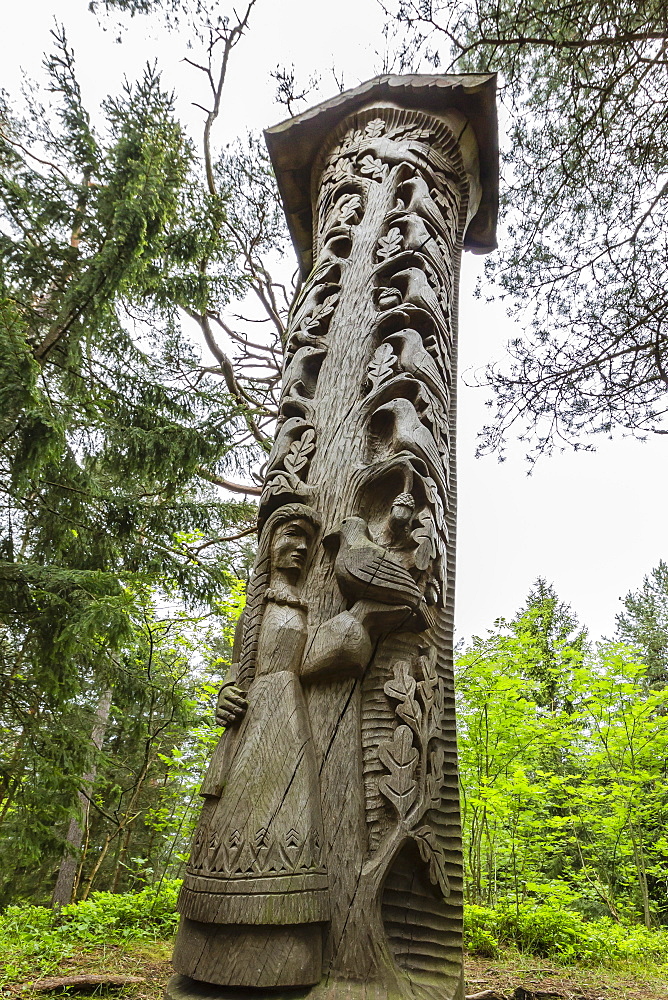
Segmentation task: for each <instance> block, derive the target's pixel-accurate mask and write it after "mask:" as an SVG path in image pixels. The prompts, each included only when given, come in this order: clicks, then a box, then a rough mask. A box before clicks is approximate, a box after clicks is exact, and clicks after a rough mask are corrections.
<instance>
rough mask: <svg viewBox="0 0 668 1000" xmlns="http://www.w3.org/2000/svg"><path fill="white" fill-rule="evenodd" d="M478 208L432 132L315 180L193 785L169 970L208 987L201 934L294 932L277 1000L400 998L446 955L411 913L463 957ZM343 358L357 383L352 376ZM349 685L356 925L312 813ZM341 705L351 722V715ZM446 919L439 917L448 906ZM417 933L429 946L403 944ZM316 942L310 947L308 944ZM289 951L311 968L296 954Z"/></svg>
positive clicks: (335, 142)
mask: <svg viewBox="0 0 668 1000" xmlns="http://www.w3.org/2000/svg"><path fill="white" fill-rule="evenodd" d="M466 199H467V182H466V176H465V173H464V170H463V167H462V163H461V156H460V155H459V152H458V147H457V142H456V139H455V136H454V134H453V131H452V129H451V128H450V127H449V126H448V124H447V122H445V121H443V120H441V119H438V118H434V117H431V116H429V115H426V114H424V113H421V112H416V111H401V110H399V109H396V108H393V107H390V106H388V107H383V106H378V107H375V108H373V109H371V110H368V111H363V112H359V113H358V114H357V115H355V116H354V118H353V119H352V120H349V121H348V122H346V123H345V124H344V125H342V126H341V127H340V128H339V130H338V132H337V134H336V135H335V136H334V137H333V139H332V140H330V143H329V147H328V148H326V149H325V151H324V152H323V154H322V155H321V158H320V161H319V162H318V163H317V164H316V168H315V171H314V205H315V219H316V222H315V234H314V246H315V266H314V268H313V271H312V272H311V274H310V276H309V278H308V279H307V281H306V282H305V284H304V286H303V288H302V289H301V292H300V293H299V294H298V296H297V298H296V301H295V303H294V306H293V309H292V312H291V317H290V322H289V330H288V341H287V348H286V358H285V368H284V374H283V392H282V397H281V403H280V420H279V426H278V428H277V435H276V440H275V444H274V448H273V450H272V452H271V455H270V458H269V462H268V466H267V473H266V484H265V489H264V492H263V494H262V498H261V504H260V524H261V537H260V545H259V551H258V556H257V560H256V565H255V570H254V575H253V578H252V581H251V584H250V586H249V595H248V605H247V609H246V612H245V614H244V618H243V621H242V623H241V627H240V643H239V648H238V649H237V656H236V659H237V661H238V662H237V663H236V666H235V672H236V676H235V678H234V679H233V681H232V682H230V683H229V684H228V685H227V686H226V687H224V688H223V690H222V691H221V696H220V703H219V716H220V718H221V720H222V721H226V722H228V729H227V731H226V732H225V734H224V735H223V737H222V739H221V741H220V744H219V747H218V750H217V751H216V754H215V756H214V759H213V761H212V763H211V767H210V769H209V773H208V775H207V778H206V779H205V782H204V785H203V789H202V791H203V794H204V795H205V796H206V801H205V805H204V809H203V813H202V817H201V819H200V822H199V824H198V828H197V831H196V834H195V839H194V842H193V849H192V855H191V859H190V863H189V866H188V871H187V875H186V879H185V883H184V890H183V893H182V897H181V903H180V909H181V913H182V915H183V917H184V918H186V919H185V920H184V922H183V924H182V931H181V932H180V939H181V941H182V942H185V943H182V944H181V945H177V963H176V965H177V969H180V971H183V972H186V974H188V975H190V976H193V977H194V978H198V976H199V978H206V976H205V975H203V974H202V970H201V968H199V967H198V964H197V961H195V960H191V959H190V958H189V957H188V956H189V954H190V952H189V950H188V947H189V946H188V942H187V939H188V935H189V934H191V935H192V934H194V933H195V931H194V930H193V929H192V927H193V926H194V923H193V924H192V926H190V928H189V923H188V922H189V921H190V922H196V923H197V926H198V930H197V933H198V934H200V935H202V934H203V935H204V937H206V934H207V933H209V932H205V931H201V930H200V929H199V928H200V927H201V926H205V925H227V924H230V925H231V924H234V923H235V922H238V923H240V924H244V925H252V926H253V928H254V930H253V935H254V936H253V947H254V948H255V949H257V948H258V947H260V948H262V947H264V945H263V944H262V942H263V941H268V942H270V945H268V947H269V946H271V947H272V948H273V949H275V948H276V947H277V945H276V938H275V933H276V928H278V927H280V928H284V929H285V928H288V929H289V928H290V927H292V928H293V931H294V933H293V939H294V940H292V941H291V942H288V944H289V945H290V947H288V945H287V944H285V940H284V938H281V940H282V941H283V945H281V947H283V948H284V951H285V960H284V962H283V965H282V971H281V974H280V977H279V981H278V982H277V983H276V985H282V984H286V985H299V984H302V983H307V982H311V983H317V982H318V981H319V980H320V977H321V975H323V974H324V971H326V970H327V968H328V965H327V963H329V970H330V971H333V972H334V973H335V974H341V973H342V970H343V971H344V972H347V973H348V974H350V975H353V974H355V973H357V974H358V975H361V976H362V977H364V976H367V977H369V978H374V977H375V978H379V979H382V978H387V976H388V975H389V973H388V971H387V969H388V967H392V968H393V969H394V973H393V975H395V976H396V977H398V979H397V981H398V982H399V983H401V981H402V977H404V978H405V979H406V981H407V982H408V980H409V979H410V976H411V975H412V973H410V971H409V967H410V968H413V969H415V968H418V969H419V968H420V961H421V960H422V959H421V958H420V955H418V951H419V949H420V947H422V945H420V942H422V943H423V946H424V947H423V951H424V953H425V955H427V954H432V958H433V951H434V948H436V950H438V948H437V945H436V944H433V939H434V934H435V933H436V932H435V931H434V929H433V927H432V925H431V924H429V920H428V919H426V918H424V919H423V918H422V917H421V916H419V915H417V916H416V913H417V910H418V909H419V907H420V906H422V909H423V910H425V912H427V911H428V912H429V913H432V912H433V914H434V921H438V920H440V921H441V924H439V926H441V927H442V926H443V921H444V920H445V922H446V923H447V921H448V920H450V919H451V918H452V927H453V928H454V930H453V931H452V934H453V935H454V940H455V945H456V943H457V942H456V938H457V919H458V918H457V912H455V911H456V910H457V907H458V906H460V905H461V898H460V896H461V885H460V882H458V879H459V870H458V853H457V852H458V850H459V845H458V836H459V834H458V812H457V810H458V806H457V799H456V795H457V792H456V764H455V763H454V756H453V754H454V716H453V704H452V690H451V674H450V673H449V666H448V662H447V650H446V651H445V653H444V649H445V646H446V645H447V641H448V640H447V629H448V625H447V620H448V615H449V614H450V613H451V602H452V580H451V579H449V574H448V556H449V544H450V538H449V525H450V523H451V515H452V506H453V503H452V483H451V475H452V468H453V460H452V450H451V448H452V442H451V440H450V428H451V426H452V411H453V401H452V391H453V369H454V353H453V352H454V335H455V330H454V326H455V317H454V308H455V295H456V275H457V273H458V272H457V269H458V260H459V248H460V245H461V238H462V234H463V228H464V218H465V213H466ZM367 276H368V279H369V280H368V281H367V280H366V279H367ZM356 283H357V284H356ZM360 283H362V285H363V288H362V291H360V292H358V291H357V287H358V285H359V284H360ZM362 299H363V300H364V301H362ZM353 339H354V343H353ZM347 345H349V347H348V346H347ZM353 355H354V358H355V359H357V358H361V359H363V362H362V364H361V365H358V367H357V368H356V369H355V370H354V371H352V372H351V371H348V370H345V365H346V364H347V361H346V359H348V358H350V359H351V361H350V363H351V364H357V361H356V360H353ZM342 359H343V360H342ZM351 380H352V381H353V382H354V384H353V386H352V390H351V386H350V383H351ZM344 389H345V392H344ZM344 397H345V398H344ZM348 400H350V401H351V402H348ZM337 405H341V406H343V405H345V407H346V412H345V413H340V412H337V411H336V407H337ZM328 461H329V462H330V465H329V466H328ZM331 462H335V463H338V464H333V465H332V464H331ZM328 469H329V472H328V471H327V470H328ZM323 590H328V592H329V596H328V597H327V599H326V600H325V599H324V598H323V597H322V591H323ZM314 594H317V600H316V599H315V598H314V597H313V595H314ZM323 609H326V611H325V610H323ZM341 678H343V679H344V680H345V679H346V678H349V679H351V682H353V681H354V679H355V678H357V680H356V681H354V685H357V686H356V687H355V686H354V687H351V688H350V691H351V692H353V691H356V692H357V697H358V701H359V709H358V711H359V719H358V723H357V728H356V729H355V727H353V729H354V731H355V732H357V734H358V735H357V737H356V738H357V740H358V743H359V746H358V747H357V748H349V756H351V759H352V757H354V755H355V754H357V757H358V758H359V761H360V768H361V773H362V774H363V780H364V795H363V799H362V801H363V812H364V815H363V816H361V817H360V822H361V823H362V824H363V825H364V828H365V830H366V835H365V838H363V840H364V841H365V842H366V844H367V847H366V850H365V852H364V856H363V857H361V858H359V859H352V860H351V864H352V865H353V866H354V865H355V864H358V863H359V871H358V874H357V876H356V879H355V888H354V889H353V890H352V891H351V892H350V893H349V895H348V897H347V899H346V901H345V907H346V908H347V915H346V917H345V920H344V919H343V918H340V917H337V916H336V913H337V907H338V910H340V909H341V901H340V900H337V892H338V893H341V892H343V890H342V889H340V888H337V886H339V884H343V882H344V881H345V879H341V878H340V877H339V873H338V872H337V871H335V870H332V865H333V864H337V863H339V862H337V861H336V857H338V855H335V854H333V853H332V851H331V850H329V853H328V850H327V849H326V847H325V846H323V845H327V844H328V843H330V841H331V837H330V836H329V835H328V824H330V823H332V822H333V821H334V817H333V816H331V815H329V814H328V812H327V810H326V808H325V806H324V805H323V806H322V808H321V801H322V802H323V803H324V802H325V799H326V798H327V796H325V798H322V789H321V784H320V782H321V781H322V780H324V779H323V773H324V772H323V760H322V756H321V755H320V757H319V753H320V754H321V752H320V751H318V749H317V748H316V744H317V743H318V740H317V738H316V739H315V740H314V736H315V737H317V735H318V734H317V733H314V732H313V725H314V723H313V717H312V713H310V709H309V706H310V705H311V704H312V703H313V700H312V699H310V700H309V698H308V697H307V694H308V690H310V689H311V688H312V687H317V686H318V685H320V686H326V685H328V684H330V683H335V682H337V680H338V679H341ZM346 690H348V689H346ZM351 698H352V694H351V695H350V696H349V697H348V700H347V701H346V702H345V705H344V710H345V711H353V710H354V708H353V707H349V705H350V706H353V701H352V700H351ZM337 711H338V709H337ZM333 731H335V730H333ZM353 818H354V817H353ZM411 845H412V846H411ZM413 848H414V849H415V850H416V851H417V855H416V856H417V857H419V864H421V865H422V866H423V875H424V878H423V883H420V885H421V886H422V888H420V890H419V891H420V892H422V893H423V894H425V898H429V899H430V900H432V902H430V903H429V904H428V905H426V906H423V905H422V904H420V903H416V904H415V905H414V907H413V909H414V910H415V913H411V914H408V917H406V916H405V918H401V919H402V920H404V923H405V924H406V927H407V928H408V929H407V931H406V933H407V934H410V936H411V942H412V943H411V942H409V943H405V942H404V943H402V939H401V933H402V932H401V930H400V929H399V930H396V927H399V925H400V924H401V920H400V919H399V918H398V917H397V916H396V914H395V915H394V916H393V913H394V911H395V910H396V909H397V906H396V905H395V903H394V902H393V901H392V900H393V898H394V897H392V893H393V892H395V893H399V895H401V894H400V892H399V889H397V888H396V887H397V886H400V885H401V884H402V883H401V880H402V878H403V877H404V876H403V874H402V871H403V869H402V864H403V861H402V858H404V855H405V856H406V857H408V855H406V851H410V850H412V849H413ZM453 880H454V881H453ZM413 882H415V879H413ZM383 886H384V888H383ZM417 891H418V890H417V889H415V887H413V888H411V890H410V892H413V893H415V892H417ZM410 892H408V893H404V894H403V896H402V897H401V898H402V899H408V898H409V897H410ZM381 895H382V899H381ZM397 898H399V897H398V896H397ZM448 900H449V901H450V902H449V903H448V905H449V906H450V909H449V910H448V909H447V908H446V910H441V909H438V907H442V906H443V905H444V903H443V901H448ZM381 904H382V905H381ZM397 905H398V904H397ZM406 905H409V908H410V906H411V905H413V904H406ZM393 907H394V909H393ZM453 908H454V909H453ZM372 911H373V912H372ZM453 913H454V917H453ZM374 914H375V916H374ZM409 918H410V919H409ZM413 918H415V920H416V921H417V923H418V924H420V921H421V920H422V923H421V924H420V927H421V928H422V929H420V928H418V930H415V927H412V926H409V925H410V920H412V919H413ZM337 921H338V924H337ZM365 921H366V922H367V924H368V927H367V928H366V929H365V930H364V932H362V931H361V930H360V928H361V927H362V925H363V924H364V922H365ZM425 921H426V922H425ZM306 925H309V926H311V925H312V926H313V927H317V928H318V931H317V933H315V932H313V933H312V934H311V936H310V937H308V942H307V944H304V941H306V938H305V937H304V933H305V932H304V927H305V926H306ZM339 925H340V926H339ZM416 926H417V924H416ZM434 926H436V925H435V924H434ZM295 928H296V929H295ZM246 930H248V928H246ZM321 932H322V934H321ZM244 933H246V931H245V932H244ZM249 933H250V932H249ZM281 933H283V931H281ZM309 933H310V932H309ZM353 934H354V935H355V943H354V945H353V944H350V943H347V942H349V941H350V940H351V935H353ZM272 935H273V936H272ZM421 935H422V936H421ZM297 939H299V948H297V946H296V944H295V942H296V941H297ZM198 940H199V939H198ZM202 940H203V938H202ZM207 940H208V938H207ZM244 940H246V939H244ZM248 940H249V941H250V938H249V939H248ZM360 941H361V942H362V943H360ZM364 942H366V943H364ZM415 942H417V944H415ZM248 946H249V947H250V945H248ZM293 946H294V951H295V954H297V953H299V954H300V955H301V956H302V957H301V958H300V959H299V962H300V963H301V964H300V969H301V971H298V970H296V968H295V962H294V961H292V960H291V959H290V957H289V956H290V953H291V952H290V948H291V947H293ZM207 947H208V945H207ZM242 947H243V946H242ZM448 947H450V946H449V945H447V946H446V947H445V951H443V954H442V955H441V958H440V959H439V960H438V962H436V965H438V964H439V962H440V966H439V968H440V972H439V975H440V976H441V987H440V989H441V993H440V994H439V996H442V997H446V996H452V997H454V996H455V995H456V991H457V989H458V985H457V984H458V982H459V969H458V966H457V963H456V960H454V959H451V954H450V953H451V952H452V948H450V952H449V951H448ZM300 948H301V951H300V950H299V949H300ZM365 948H366V952H367V953H366V954H362V952H363V951H364V949H365ZM411 948H412V949H413V950H412V951H411ZM304 949H306V950H307V951H308V953H309V958H308V961H307V960H305V959H304V957H303V956H304V954H306V951H305V950H304ZM323 949H324V951H323ZM346 949H348V957H346V954H345V953H346ZM416 949H417V950H416ZM455 950H456V949H455ZM439 954H440V953H439ZM323 955H324V956H325V958H324V961H325V966H324V967H323V965H322V956H323ZM407 955H408V959H406V956H407ZM409 960H410V961H409ZM430 961H431V964H432V966H433V965H434V961H433V960H432V959H430ZM179 963H180V964H179ZM411 963H412V964H411ZM222 964H223V965H224V962H223V963H222ZM239 967H240V966H239V965H238V964H237V965H236V966H235V970H238V968H239ZM304 969H306V970H307V971H306V972H304ZM383 969H384V970H385V971H383ZM206 975H208V976H209V979H208V980H207V981H212V982H218V983H224V984H231V985H238V986H256V985H258V982H259V981H258V980H257V973H256V972H255V971H254V966H253V963H249V965H248V970H247V971H246V972H245V973H240V972H238V971H235V972H234V973H233V974H229V975H228V974H227V973H225V972H222V973H220V972H218V973H216V975H217V976H218V978H211V977H212V975H213V973H212V972H211V970H210V968H209V966H207V969H206ZM300 976H301V978H300ZM406 977H407V978H406ZM448 983H450V985H449V986H448ZM443 984H445V985H443ZM444 990H445V992H443V991H444Z"/></svg>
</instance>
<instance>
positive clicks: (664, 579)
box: [617, 559, 668, 687]
mask: <svg viewBox="0 0 668 1000" xmlns="http://www.w3.org/2000/svg"><path fill="white" fill-rule="evenodd" d="M617 631H618V633H619V636H620V638H621V639H622V640H623V641H624V642H627V643H629V644H630V645H632V646H635V647H636V648H637V649H638V650H639V651H640V653H641V656H642V659H643V663H646V664H647V679H648V681H649V683H650V684H651V685H652V686H653V687H665V686H666V684H667V683H668V565H666V563H665V562H664V561H663V559H662V560H661V561H660V562H659V565H658V566H656V567H655V568H654V569H653V570H652V572H651V573H650V574H649V575H648V576H646V577H645V579H644V581H643V585H642V587H641V588H640V590H637V591H635V592H633V591H632V592H630V593H628V594H627V595H626V597H625V598H624V611H623V612H622V613H621V614H619V615H617Z"/></svg>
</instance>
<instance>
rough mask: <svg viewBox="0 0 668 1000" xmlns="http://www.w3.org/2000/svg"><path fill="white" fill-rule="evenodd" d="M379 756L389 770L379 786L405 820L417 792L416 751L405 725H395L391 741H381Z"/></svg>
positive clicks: (411, 736) (411, 735)
mask: <svg viewBox="0 0 668 1000" xmlns="http://www.w3.org/2000/svg"><path fill="white" fill-rule="evenodd" d="M378 756H379V758H380V760H381V763H382V764H383V765H384V766H385V767H386V768H387V770H388V771H389V772H390V773H389V775H387V776H385V777H382V778H381V779H380V780H379V782H378V788H379V789H380V791H381V793H382V794H383V795H384V796H385V798H386V799H389V801H390V802H391V803H392V805H393V806H394V808H395V809H396V811H397V813H398V814H399V816H400V818H401V819H404V818H405V817H406V815H407V814H408V811H409V809H410V808H411V806H412V805H413V803H414V802H415V799H416V797H417V793H418V786H417V782H416V780H415V768H416V767H417V762H418V752H417V750H416V749H415V747H414V746H413V734H412V733H411V731H410V729H409V728H408V726H398V727H397V728H396V729H395V731H394V738H393V739H392V742H391V743H389V742H388V743H381V744H380V746H379V747H378Z"/></svg>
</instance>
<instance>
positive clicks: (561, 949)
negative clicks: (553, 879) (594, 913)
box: [464, 903, 668, 965]
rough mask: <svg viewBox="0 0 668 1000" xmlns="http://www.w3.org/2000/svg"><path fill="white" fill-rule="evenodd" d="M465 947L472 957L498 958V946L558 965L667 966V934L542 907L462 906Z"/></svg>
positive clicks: (607, 919) (555, 907)
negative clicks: (517, 950)
mask: <svg viewBox="0 0 668 1000" xmlns="http://www.w3.org/2000/svg"><path fill="white" fill-rule="evenodd" d="M464 944H465V947H466V948H467V949H468V950H469V951H470V952H471V953H472V954H474V955H483V956H485V957H488V958H494V957H496V955H498V953H499V946H503V945H506V946H508V945H513V946H515V947H516V948H518V949H519V950H520V951H523V952H527V953H528V954H530V955H537V956H540V957H544V958H551V959H553V960H555V961H557V962H562V963H567V962H581V963H583V964H588V965H598V964H600V965H610V964H613V965H614V964H615V963H619V962H629V961H631V962H633V961H641V960H642V961H651V962H656V963H659V964H660V963H664V962H668V931H663V930H661V931H648V930H646V929H645V928H644V927H640V926H637V925H627V924H616V923H614V922H613V921H612V920H610V919H609V918H606V919H601V920H591V921H587V920H585V919H584V918H583V917H582V916H581V915H580V914H579V913H576V912H574V911H573V910H566V909H563V908H561V907H557V906H553V905H546V904H531V903H523V904H520V906H519V907H515V906H510V905H505V906H500V907H498V908H497V909H491V908H488V907H484V906H466V907H465V911H464Z"/></svg>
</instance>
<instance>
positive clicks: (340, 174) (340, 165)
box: [330, 156, 353, 181]
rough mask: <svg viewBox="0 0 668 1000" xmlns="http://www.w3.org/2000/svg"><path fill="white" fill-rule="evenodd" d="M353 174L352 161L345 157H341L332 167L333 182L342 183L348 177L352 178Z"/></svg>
mask: <svg viewBox="0 0 668 1000" xmlns="http://www.w3.org/2000/svg"><path fill="white" fill-rule="evenodd" d="M352 174H353V164H352V160H349V159H347V158H346V157H345V156H341V157H339V159H338V160H337V161H336V162H335V163H334V164H333V165H332V169H331V174H330V177H331V179H332V180H333V181H342V180H345V178H346V177H351V176H352Z"/></svg>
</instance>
